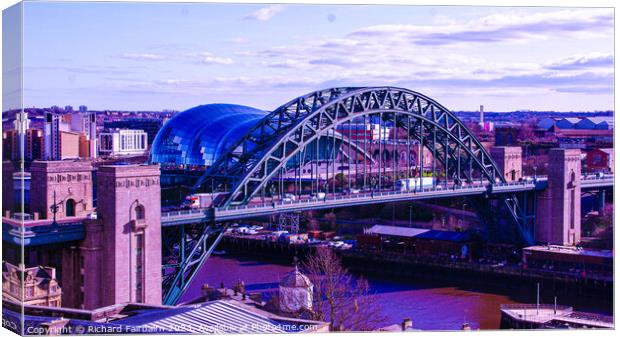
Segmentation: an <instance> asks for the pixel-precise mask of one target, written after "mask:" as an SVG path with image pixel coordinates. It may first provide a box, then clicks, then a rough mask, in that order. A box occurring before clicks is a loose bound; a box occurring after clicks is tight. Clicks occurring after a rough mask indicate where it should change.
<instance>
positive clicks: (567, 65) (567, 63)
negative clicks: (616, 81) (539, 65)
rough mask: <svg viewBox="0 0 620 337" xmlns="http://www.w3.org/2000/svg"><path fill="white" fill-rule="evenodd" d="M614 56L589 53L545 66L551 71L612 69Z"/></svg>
mask: <svg viewBox="0 0 620 337" xmlns="http://www.w3.org/2000/svg"><path fill="white" fill-rule="evenodd" d="M613 66H614V56H613V55H612V54H603V53H590V54H588V55H574V56H571V57H568V58H564V59H562V60H558V61H554V62H552V63H550V64H549V65H547V68H548V69H552V70H576V69H586V68H599V67H603V68H608V69H613Z"/></svg>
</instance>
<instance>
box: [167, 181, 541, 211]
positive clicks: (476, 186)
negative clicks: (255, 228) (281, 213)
mask: <svg viewBox="0 0 620 337" xmlns="http://www.w3.org/2000/svg"><path fill="white" fill-rule="evenodd" d="M534 184H535V182H534V181H531V180H530V181H526V180H523V181H512V182H506V183H496V184H493V187H516V186H527V185H532V186H533V185H534ZM489 185H490V184H489V183H478V182H474V183H470V184H466V185H454V184H452V185H451V186H448V187H446V186H445V185H436V186H434V187H432V188H422V189H420V190H415V191H413V190H405V191H398V190H391V191H377V192H363V193H349V194H338V195H331V196H330V195H326V196H325V198H321V199H316V198H304V199H299V200H295V201H292V200H291V201H277V202H271V203H255V204H247V205H237V206H234V205H233V206H228V207H225V208H218V210H219V211H238V210H250V209H258V208H267V207H275V206H279V205H291V206H292V205H304V204H306V205H307V204H319V203H323V202H328V201H335V200H359V199H373V198H381V197H385V196H398V195H416V194H423V193H432V192H442V191H452V192H454V191H461V192H463V191H472V190H484V189H487V188H488V186H489ZM207 209H208V208H196V209H189V210H178V211H169V212H163V213H162V217H164V218H172V217H183V216H193V215H198V214H203V213H205V211H206V210H207Z"/></svg>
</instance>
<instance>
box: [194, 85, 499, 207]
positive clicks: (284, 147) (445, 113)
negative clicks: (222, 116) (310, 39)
mask: <svg viewBox="0 0 620 337" xmlns="http://www.w3.org/2000/svg"><path fill="white" fill-rule="evenodd" d="M379 113H396V114H399V115H408V116H411V117H413V118H415V119H419V120H423V121H424V123H423V124H424V125H425V126H426V125H432V126H433V127H434V128H433V129H432V132H436V133H437V134H438V135H440V136H443V137H444V139H445V138H447V139H448V140H449V147H451V150H450V151H448V152H453V153H454V152H455V151H457V150H458V151H464V152H465V153H466V154H467V155H468V156H469V157H470V159H471V160H473V162H474V163H475V166H474V168H475V169H477V170H478V171H480V172H481V174H482V175H483V176H484V177H485V178H486V179H487V180H489V181H491V182H494V181H495V178H496V177H497V178H499V179H501V180H502V181H504V177H503V176H502V175H501V174H499V170H498V169H497V167H496V166H495V164H494V163H493V161H492V159H491V157H490V155H489V154H488V153H487V151H486V150H485V149H484V148H483V147H482V145H481V144H480V143H479V142H478V140H477V139H476V138H475V137H474V136H473V135H472V134H471V132H470V131H469V130H468V129H467V128H466V127H465V125H463V124H462V122H461V121H460V120H459V119H458V118H457V117H456V116H455V115H454V114H453V113H452V112H450V111H449V110H448V109H446V108H445V107H443V106H441V105H440V104H438V103H437V102H435V101H434V100H432V99H430V98H428V97H426V96H424V95H422V94H420V93H417V92H414V91H411V90H408V89H402V88H394V87H372V88H335V89H327V90H322V91H317V92H314V93H311V94H308V95H306V96H302V97H299V98H297V99H295V100H292V101H291V102H289V103H287V104H285V105H283V106H281V107H280V108H278V109H276V110H275V111H273V112H272V113H271V114H269V115H268V116H266V117H265V118H264V119H263V120H262V121H261V122H260V123H258V125H257V126H256V127H254V128H253V129H252V130H251V131H250V132H249V133H248V134H247V135H246V136H245V137H243V139H242V140H241V141H239V142H238V143H237V144H235V145H234V146H232V147H231V148H230V149H229V150H228V154H227V155H225V156H222V157H221V159H220V160H219V161H218V162H216V163H215V164H214V165H213V166H212V167H211V168H210V169H209V170H208V171H207V172H206V173H205V175H204V176H203V177H201V179H200V180H199V181H198V182H197V184H196V185H195V188H198V187H200V185H201V184H202V183H204V182H205V181H206V180H207V179H208V178H209V177H218V179H222V177H227V178H228V179H229V180H230V181H229V182H227V183H229V184H230V186H231V187H232V189H231V192H232V193H231V194H230V196H229V198H228V199H227V200H225V201H224V203H223V204H222V205H221V206H224V207H225V206H228V205H229V204H230V203H231V202H232V201H233V200H235V199H236V198H237V197H238V196H239V195H240V194H241V195H243V200H242V201H241V202H242V203H244V202H247V201H248V200H249V199H250V198H251V197H252V196H253V195H254V193H256V191H258V190H259V189H260V188H261V187H262V186H263V185H264V184H265V183H266V182H267V181H269V180H270V179H271V178H272V177H273V175H275V174H276V173H277V172H278V170H279V169H280V168H281V167H282V166H283V165H285V164H286V162H287V161H288V160H289V159H290V158H292V157H293V156H294V155H296V154H297V152H298V151H300V150H301V149H303V148H304V146H306V145H307V144H309V143H310V142H311V141H313V140H315V139H317V138H318V137H320V136H322V135H325V134H326V133H327V132H328V131H330V130H333V129H334V128H335V127H336V126H337V125H340V124H344V123H346V122H348V121H350V120H352V119H356V118H358V117H361V116H364V115H373V114H379ZM427 130H428V129H427ZM427 144H428V142H426V145H427ZM239 149H242V151H239ZM444 150H445V149H444ZM449 164H451V165H449V166H451V168H452V170H454V168H453V167H454V165H455V163H454V162H450V163H449Z"/></svg>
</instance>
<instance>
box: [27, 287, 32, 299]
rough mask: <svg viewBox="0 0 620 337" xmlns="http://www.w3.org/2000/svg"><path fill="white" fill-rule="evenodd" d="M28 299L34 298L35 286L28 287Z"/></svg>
mask: <svg viewBox="0 0 620 337" xmlns="http://www.w3.org/2000/svg"><path fill="white" fill-rule="evenodd" d="M26 297H27V298H30V297H34V287H33V286H29V287H26Z"/></svg>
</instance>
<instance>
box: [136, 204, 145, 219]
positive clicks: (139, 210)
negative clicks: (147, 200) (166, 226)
mask: <svg viewBox="0 0 620 337" xmlns="http://www.w3.org/2000/svg"><path fill="white" fill-rule="evenodd" d="M135 210H136V220H144V206H142V205H138V206H136V209H135Z"/></svg>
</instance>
